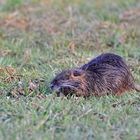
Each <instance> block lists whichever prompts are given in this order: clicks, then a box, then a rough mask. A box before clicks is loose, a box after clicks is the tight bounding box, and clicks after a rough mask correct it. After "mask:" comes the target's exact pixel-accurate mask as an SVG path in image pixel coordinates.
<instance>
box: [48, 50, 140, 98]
mask: <svg viewBox="0 0 140 140" xmlns="http://www.w3.org/2000/svg"><path fill="white" fill-rule="evenodd" d="M50 88H51V89H52V91H54V92H56V93H57V95H58V96H60V95H61V94H63V95H65V96H67V95H73V94H74V95H76V96H84V97H87V96H90V95H95V96H102V95H108V94H114V95H122V93H125V91H130V90H133V89H134V90H137V91H140V86H135V84H134V78H133V76H132V74H131V72H130V70H129V67H128V66H127V65H126V63H125V61H124V60H123V59H122V58H121V57H120V56H118V55H116V54H111V53H105V54H101V55H100V56H98V57H96V58H94V59H93V60H91V61H90V62H88V63H87V64H84V65H83V66H81V67H80V68H78V69H72V70H65V71H62V72H61V73H60V74H58V75H56V77H55V78H54V79H53V80H52V82H51V86H50Z"/></svg>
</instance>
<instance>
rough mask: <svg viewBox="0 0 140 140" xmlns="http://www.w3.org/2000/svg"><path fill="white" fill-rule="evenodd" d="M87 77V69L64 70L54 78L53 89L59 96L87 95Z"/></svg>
mask: <svg viewBox="0 0 140 140" xmlns="http://www.w3.org/2000/svg"><path fill="white" fill-rule="evenodd" d="M86 77H87V73H86V71H84V70H81V69H75V70H66V71H62V72H61V73H60V74H58V75H57V76H56V77H55V78H54V79H53V80H52V82H51V89H52V91H54V92H56V93H57V95H58V96H61V95H65V96H67V95H73V94H75V95H76V96H81V95H82V96H86V95H85V94H87V91H86V90H87V89H86V87H87V83H86Z"/></svg>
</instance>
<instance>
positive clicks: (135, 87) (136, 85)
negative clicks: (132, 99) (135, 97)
mask: <svg viewBox="0 0 140 140" xmlns="http://www.w3.org/2000/svg"><path fill="white" fill-rule="evenodd" d="M134 89H135V90H136V91H137V92H140V85H138V84H134Z"/></svg>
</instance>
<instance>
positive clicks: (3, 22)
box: [0, 0, 140, 140]
mask: <svg viewBox="0 0 140 140" xmlns="http://www.w3.org/2000/svg"><path fill="white" fill-rule="evenodd" d="M139 25H140V1H139V0H126V1H125V0H116V1H113V0H104V1H103V0H71V1H70V0H40V1H39V0H0V140H139V139H140V93H138V92H135V91H134V92H129V93H126V94H124V95H123V96H120V97H116V96H104V97H90V98H88V99H84V98H75V97H71V98H70V99H65V98H59V97H56V96H55V94H54V93H52V92H51V90H50V88H49V84H50V82H51V80H52V79H53V78H54V76H55V75H56V74H57V73H59V72H60V71H62V70H64V69H71V68H74V67H79V66H81V65H83V64H84V63H87V62H88V61H89V60H91V59H92V58H93V57H96V56H97V55H99V54H101V53H104V52H113V53H116V54H118V55H120V56H122V57H123V58H124V59H125V60H126V62H127V64H128V65H129V66H130V69H131V71H132V74H133V76H134V78H135V81H136V83H139V84H140V26H139Z"/></svg>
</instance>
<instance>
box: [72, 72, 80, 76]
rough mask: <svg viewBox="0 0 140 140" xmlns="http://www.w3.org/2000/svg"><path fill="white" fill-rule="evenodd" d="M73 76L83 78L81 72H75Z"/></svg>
mask: <svg viewBox="0 0 140 140" xmlns="http://www.w3.org/2000/svg"><path fill="white" fill-rule="evenodd" d="M73 75H74V76H81V73H80V72H79V71H74V72H73Z"/></svg>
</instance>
